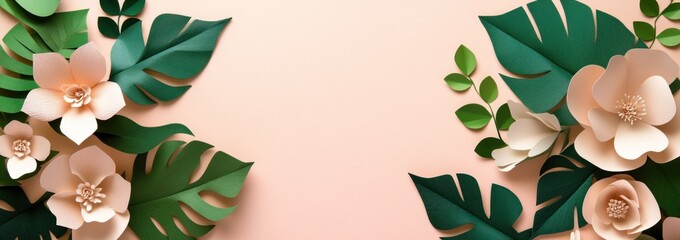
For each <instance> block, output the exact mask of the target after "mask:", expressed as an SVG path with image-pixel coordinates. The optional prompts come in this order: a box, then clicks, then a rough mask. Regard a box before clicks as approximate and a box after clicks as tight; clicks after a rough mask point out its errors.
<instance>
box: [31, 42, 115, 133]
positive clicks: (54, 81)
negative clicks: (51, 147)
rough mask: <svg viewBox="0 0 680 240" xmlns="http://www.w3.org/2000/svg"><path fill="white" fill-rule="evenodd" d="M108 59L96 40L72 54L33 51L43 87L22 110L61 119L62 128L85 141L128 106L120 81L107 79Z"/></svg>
mask: <svg viewBox="0 0 680 240" xmlns="http://www.w3.org/2000/svg"><path fill="white" fill-rule="evenodd" d="M106 74H107V63H106V59H105V58H104V56H102V54H101V53H100V52H99V50H97V47H96V46H95V45H94V44H93V43H88V44H86V45H84V46H82V47H80V48H78V49H76V51H75V52H74V53H73V54H72V55H71V62H70V63H69V62H67V61H66V59H64V57H63V56H61V55H60V54H58V53H41V54H35V55H33V75H34V77H35V82H36V83H37V84H38V85H39V86H40V88H37V89H34V90H31V92H29V93H28V96H26V101H25V102H24V106H23V107H22V109H21V110H22V111H23V112H25V113H26V114H28V115H29V116H31V117H34V118H37V119H39V120H41V121H46V122H47V121H52V120H55V119H57V118H62V119H61V126H60V129H61V132H62V133H64V135H66V137H68V138H70V139H71V140H73V141H74V142H75V143H77V144H79V145H80V144H81V143H82V142H83V141H85V139H87V138H88V137H89V136H91V135H92V134H93V133H94V132H95V131H96V130H97V120H96V119H100V120H106V119H109V118H111V117H113V115H115V114H116V113H117V112H118V111H120V109H121V108H123V107H124V106H125V100H124V99H123V92H122V91H121V89H120V87H119V86H118V84H116V83H114V82H109V81H106Z"/></svg>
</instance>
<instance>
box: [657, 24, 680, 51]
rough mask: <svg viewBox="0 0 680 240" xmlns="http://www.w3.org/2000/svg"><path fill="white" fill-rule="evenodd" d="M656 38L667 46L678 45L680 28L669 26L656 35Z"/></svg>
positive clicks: (679, 42) (679, 43)
mask: <svg viewBox="0 0 680 240" xmlns="http://www.w3.org/2000/svg"><path fill="white" fill-rule="evenodd" d="M656 39H657V40H659V43H661V44H662V45H664V46H666V47H675V46H678V45H680V29H677V28H668V29H666V30H663V31H662V32H661V33H659V35H658V36H656Z"/></svg>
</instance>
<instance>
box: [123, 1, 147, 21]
mask: <svg viewBox="0 0 680 240" xmlns="http://www.w3.org/2000/svg"><path fill="white" fill-rule="evenodd" d="M144 3H145V1H144V0H125V2H124V3H123V11H122V12H121V13H123V15H125V16H128V17H133V16H137V15H139V14H140V13H142V10H143V9H144Z"/></svg>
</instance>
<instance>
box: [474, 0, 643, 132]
mask: <svg viewBox="0 0 680 240" xmlns="http://www.w3.org/2000/svg"><path fill="white" fill-rule="evenodd" d="M561 3H562V6H563V8H564V15H565V17H566V27H567V28H566V29H565V24H564V23H563V22H562V19H561V18H560V13H559V12H558V10H557V8H556V6H555V4H554V3H553V2H552V1H550V0H538V1H535V2H532V3H529V5H528V9H529V11H530V12H531V15H532V16H533V20H534V22H535V23H536V26H537V27H538V31H539V32H538V33H537V32H535V30H534V27H533V25H532V24H531V21H530V19H529V16H528V15H527V13H526V12H525V10H524V9H523V8H521V7H520V8H517V9H515V10H512V11H510V12H508V13H505V14H503V15H500V16H484V17H480V20H481V22H482V24H483V25H484V27H485V28H486V31H487V33H488V34H489V37H490V38H491V42H492V43H493V46H494V50H495V52H496V57H497V58H498V60H499V61H500V63H501V64H502V65H503V66H504V67H505V68H506V69H507V70H508V71H510V72H512V73H515V74H518V75H524V76H526V77H524V78H516V77H511V76H506V75H502V78H503V80H505V82H506V83H507V84H508V86H509V87H510V89H511V90H512V91H513V92H514V93H515V95H517V97H518V98H519V99H520V100H522V103H523V104H524V105H526V106H527V107H528V108H529V109H531V110H532V111H534V112H537V113H542V112H548V111H554V113H555V114H556V115H557V117H558V118H559V120H560V123H561V124H562V125H572V124H575V123H576V121H575V119H574V118H573V116H572V115H571V114H570V113H569V110H568V109H567V106H566V104H564V101H563V99H564V97H565V95H566V93H567V88H568V86H569V82H570V81H571V78H572V76H573V75H574V74H575V73H576V72H577V71H578V70H580V69H581V68H583V67H584V66H586V65H590V64H597V65H600V66H603V67H606V66H607V63H608V62H609V59H610V58H611V57H612V56H614V55H621V54H625V53H626V52H627V51H628V50H630V49H632V48H634V47H636V46H641V45H636V39H635V36H634V35H633V33H631V32H630V30H628V28H626V26H625V25H624V24H623V23H621V21H619V20H617V19H616V18H614V17H612V16H611V15H608V14H606V13H604V12H600V11H597V12H596V16H595V17H593V12H592V9H590V7H588V6H586V5H585V4H583V3H580V2H577V1H573V0H562V1H561ZM539 37H540V38H539Z"/></svg>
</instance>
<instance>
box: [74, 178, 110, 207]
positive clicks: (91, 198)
mask: <svg viewBox="0 0 680 240" xmlns="http://www.w3.org/2000/svg"><path fill="white" fill-rule="evenodd" d="M101 191H102V189H101V188H98V187H97V185H93V184H90V183H89V182H84V183H81V184H78V189H76V194H77V195H76V202H78V203H80V204H82V205H83V208H85V210H87V211H88V212H89V211H92V206H93V205H96V204H99V203H101V202H102V199H104V198H106V195H105V194H103V193H101Z"/></svg>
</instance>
